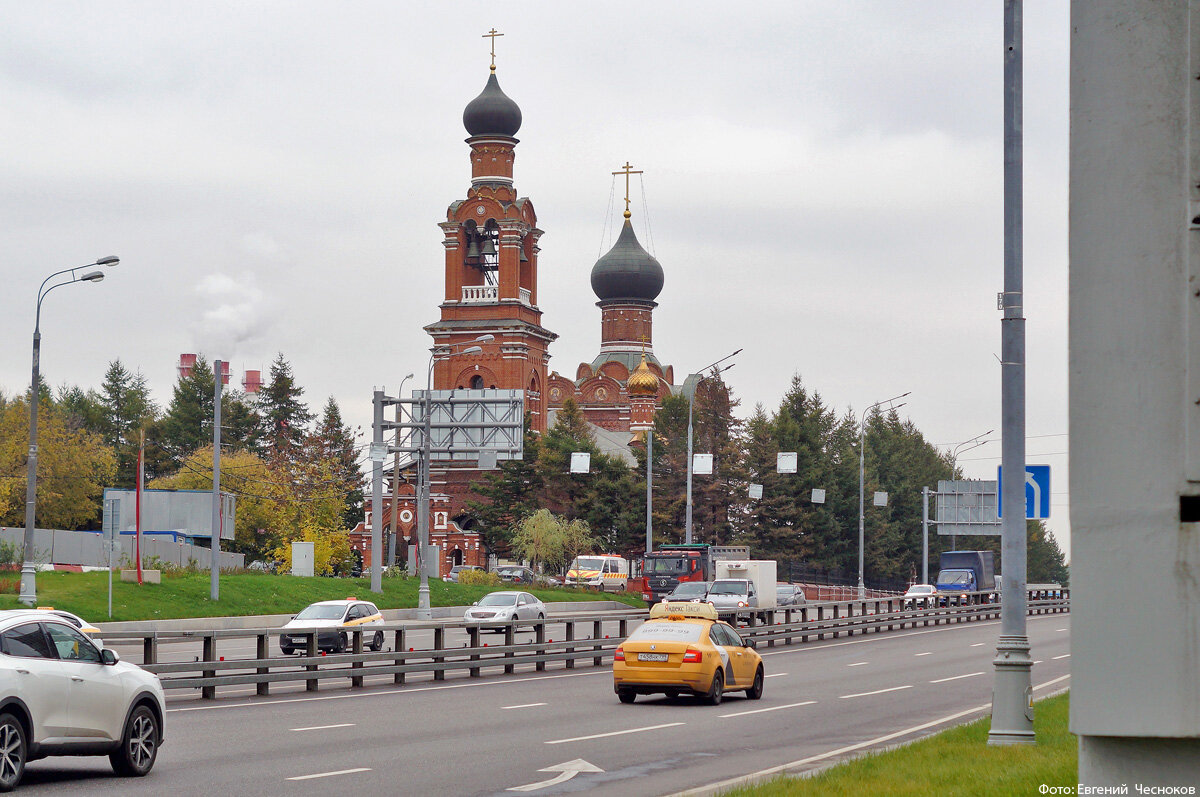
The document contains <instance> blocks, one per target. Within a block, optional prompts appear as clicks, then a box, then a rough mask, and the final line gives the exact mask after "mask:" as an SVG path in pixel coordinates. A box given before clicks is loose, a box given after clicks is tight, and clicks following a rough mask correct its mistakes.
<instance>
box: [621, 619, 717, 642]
mask: <svg viewBox="0 0 1200 797" xmlns="http://www.w3.org/2000/svg"><path fill="white" fill-rule="evenodd" d="M703 630H704V625H703V624H701V623H679V622H665V623H642V624H641V625H639V626H638V627H637V628H636V629H634V632H633V633H632V634H630V635H629V638H628V639H626V640H625V641H626V642H699V641H700V632H701V631H703Z"/></svg>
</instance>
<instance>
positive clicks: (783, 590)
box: [775, 587, 793, 595]
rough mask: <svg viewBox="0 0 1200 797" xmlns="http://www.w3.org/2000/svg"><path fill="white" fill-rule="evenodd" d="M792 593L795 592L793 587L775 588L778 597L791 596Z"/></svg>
mask: <svg viewBox="0 0 1200 797" xmlns="http://www.w3.org/2000/svg"><path fill="white" fill-rule="evenodd" d="M792 592H793V590H792V588H791V587H776V588H775V594H776V595H791V594H792Z"/></svg>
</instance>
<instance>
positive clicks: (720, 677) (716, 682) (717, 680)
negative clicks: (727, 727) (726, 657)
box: [704, 667, 725, 706]
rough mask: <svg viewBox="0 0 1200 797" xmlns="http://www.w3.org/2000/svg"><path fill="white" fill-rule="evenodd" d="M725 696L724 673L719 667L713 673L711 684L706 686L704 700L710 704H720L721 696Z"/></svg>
mask: <svg viewBox="0 0 1200 797" xmlns="http://www.w3.org/2000/svg"><path fill="white" fill-rule="evenodd" d="M724 696H725V673H724V671H723V670H721V668H720V667H718V668H717V671H716V672H715V673H713V680H712V686H710V687H708V694H706V695H705V696H704V702H705V703H708V704H709V705H710V706H719V705H721V698H722V697H724Z"/></svg>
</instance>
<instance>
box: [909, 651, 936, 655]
mask: <svg viewBox="0 0 1200 797" xmlns="http://www.w3.org/2000/svg"><path fill="white" fill-rule="evenodd" d="M913 655H914V656H932V655H933V651H932V650H927V651H925V652H924V653H914V654H913Z"/></svg>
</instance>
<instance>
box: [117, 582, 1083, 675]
mask: <svg viewBox="0 0 1200 797" xmlns="http://www.w3.org/2000/svg"><path fill="white" fill-rule="evenodd" d="M993 597H994V596H993V595H991V594H988V593H968V594H965V595H963V596H962V603H955V604H952V605H948V606H913V607H912V608H907V609H906V608H904V606H905V603H906V601H904V599H903V598H900V597H893V598H870V599H866V600H853V601H836V602H827V603H810V604H807V605H802V606H794V607H782V608H777V609H766V610H754V609H742V610H738V611H737V615H738V617H737V622H738V625H740V626H743V627H741V628H740V629H739V630H740V632H741V634H742V636H743V637H745V638H748V639H753V640H754V641H755V644H756V645H757V646H762V645H764V644H765V646H767V647H775V646H776V645H777V644H783V645H792V644H795V643H796V642H797V641H799V642H801V643H804V642H808V641H810V640H814V639H815V640H822V639H825V638H827V637H828V638H834V639H836V638H838V637H839V636H853V635H854V634H860V635H861V634H869V633H880V632H883V631H893V630H901V629H904V628H906V627H907V628H914V627H919V626H931V625H942V624H948V623H961V622H972V621H979V620H987V619H994V618H998V617H999V616H1000V605H999V603H996V602H993V601H992V600H991V599H992V598H993ZM923 600H924V599H923ZM1028 601H1029V603H1028V609H1029V614H1031V615H1037V614H1049V613H1059V612H1069V611H1070V606H1071V602H1070V591H1069V590H1067V589H1060V590H1053V591H1042V592H1030V593H1029V596H1028ZM722 614H723V615H724V612H723V613H722ZM646 616H647V613H646V610H644V609H631V610H629V611H615V612H614V611H609V612H600V613H595V614H577V615H572V616H570V617H565V618H563V617H557V618H556V617H550V618H547V619H545V620H525V621H521V622H515V623H514V622H509V623H496V622H493V623H477V622H466V621H424V622H404V623H388V624H385V625H383V626H370V627H368V628H366V629H346V633H347V635H348V641H349V642H350V645H351V652H349V653H338V654H330V655H325V654H320V653H319V652H318V650H317V634H318V633H319V632H318V630H315V629H314V630H310V631H301V630H295V629H289V630H288V632H287V633H288V636H305V637H306V638H307V650H306V651H305V653H304V654H303V655H301V656H284V655H282V653H280V654H279V655H275V656H272V655H271V646H272V644H273V642H276V643H277V640H278V638H279V635H280V633H281V631H282V629H279V628H255V629H233V630H198V631H122V632H118V633H113V634H105V641H106V642H115V641H122V642H130V641H133V642H141V644H142V662H141V665H142V666H143V667H144V668H145V669H147V670H149V671H150V672H153V673H156V674H157V675H158V676H159V678H160V680H161V681H162V685H163V688H164V689H197V688H198V689H200V690H201V697H202V698H205V699H213V698H215V697H216V690H217V688H218V687H222V686H240V685H246V684H255V686H256V692H257V694H259V695H267V694H270V685H271V684H273V683H281V682H290V681H304V682H305V687H306V690H307V691H310V692H315V691H317V690H318V684H319V682H320V681H321V680H324V679H330V678H335V679H337V678H349V679H350V685H351V687H353V688H358V687H362V686H363V683H364V680H363V679H364V678H365V677H367V676H380V675H391V676H392V678H393V682H394V683H396V684H403V683H404V682H405V676H406V675H407V674H408V673H417V672H431V673H433V679H434V680H435V681H441V680H445V677H446V673H447V672H450V671H454V670H467V671H468V675H469V677H472V678H478V677H480V674H481V670H482V669H483V668H485V667H489V668H493V667H495V668H500V667H502V668H503V670H504V672H505V673H512V672H514V671H515V668H516V667H518V666H527V665H530V664H532V665H533V666H534V668H535V670H536V671H543V670H545V668H546V663H547V662H564V664H565V666H566V667H567V668H568V669H571V668H574V667H575V663H576V662H578V661H586V660H588V659H590V660H591V661H592V664H593V666H597V667H598V666H601V665H603V664H605V663H606V662H607V661H610V660H611V652H612V650H613V649H615V648H616V647H617V645H619V644H620V643H621V642H622V641H623V640H624V639H625V637H626V636H628V634H629V623H630V622H631V621H636V622H640V621H642V620H644V619H645V618H646ZM606 622H608V623H611V622H616V623H618V634H617V635H616V636H611V635H609V636H605V635H604V633H603V624H604V623H606ZM589 625H590V626H591V628H590V629H589V630H590V636H580V634H579V632H580V630H581V628H586V627H587V626H589ZM558 626H562V628H563V634H562V636H561V638H557V639H556V638H553V637H549V632H550V630H551V629H553V628H554V627H558ZM449 629H462V630H464V631H466V633H467V637H468V642H467V646H466V647H456V648H448V647H446V632H447V630H449ZM520 629H525V630H526V631H530V630H531V631H532V632H533V633H534V639H533V641H531V642H521V643H518V642H517V641H516V639H515V636H516V633H517V632H518V630H520ZM419 630H432V631H433V647H431V648H422V649H412V648H409V647H407V645H406V640H407V636H408V634H410V633H411V632H413V631H419ZM486 630H494V631H500V632H502V633H503V635H504V641H503V644H501V645H495V646H493V645H489V644H486V643H484V644H481V642H480V635H481V632H483V631H486ZM376 631H383V632H384V633H385V634H392V635H393V637H392V639H393V648H392V650H390V651H380V652H364V650H363V637H364V635H369V636H373V635H374V634H375V632H376ZM326 632H328V631H327V629H326ZM251 638H253V639H255V640H256V641H257V645H256V651H255V656H254V658H235V659H228V660H227V659H225V658H224V657H222V656H220V655H219V652H218V643H219V642H220V641H228V640H233V639H251ZM196 640H200V641H201V642H202V647H203V653H202V656H201V657H200V658H199V659H198V660H196V661H188V662H159V661H158V654H159V649H160V646H161V645H164V644H166V645H170V644H172V643H180V642H194V641H196ZM276 647H277V644H276Z"/></svg>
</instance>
